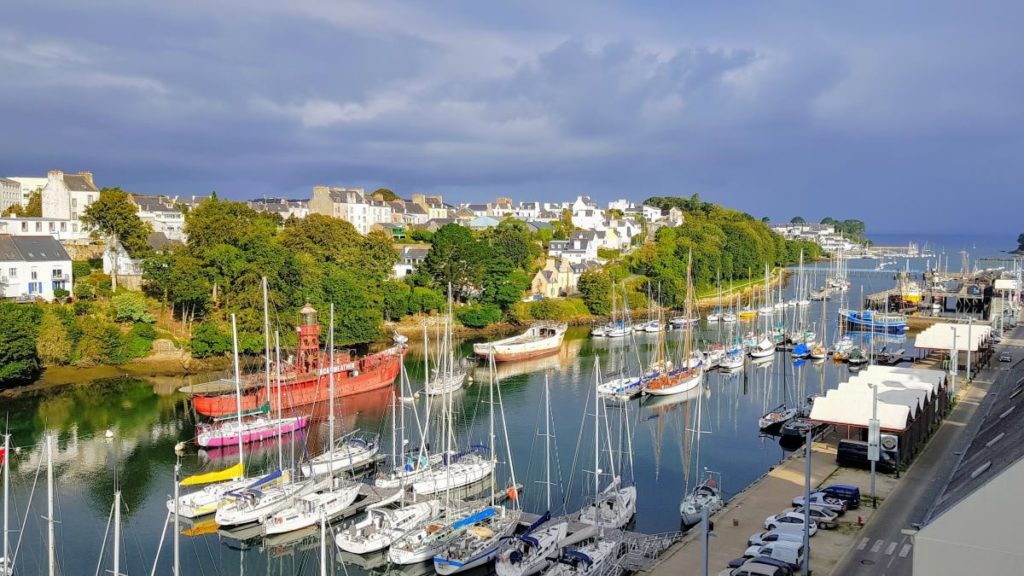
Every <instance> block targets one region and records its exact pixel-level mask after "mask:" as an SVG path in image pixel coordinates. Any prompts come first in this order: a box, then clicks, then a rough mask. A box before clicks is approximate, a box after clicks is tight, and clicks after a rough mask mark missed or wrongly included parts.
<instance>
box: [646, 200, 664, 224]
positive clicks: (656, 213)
mask: <svg viewBox="0 0 1024 576" xmlns="http://www.w3.org/2000/svg"><path fill="white" fill-rule="evenodd" d="M642 210H643V215H644V220H647V221H648V222H657V221H658V220H661V208H658V207H657V206H648V205H647V204H644V205H643V208H642Z"/></svg>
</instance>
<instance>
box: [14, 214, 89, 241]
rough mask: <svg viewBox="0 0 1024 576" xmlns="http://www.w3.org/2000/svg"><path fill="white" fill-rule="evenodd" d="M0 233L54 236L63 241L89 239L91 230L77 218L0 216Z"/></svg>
mask: <svg viewBox="0 0 1024 576" xmlns="http://www.w3.org/2000/svg"><path fill="white" fill-rule="evenodd" d="M0 234H10V235H11V236H41V235H46V236H53V237H54V238H55V239H57V240H59V241H61V242H79V241H82V242H85V241H88V240H89V239H90V238H89V231H88V230H86V229H85V226H83V225H82V223H81V222H79V221H77V220H62V219H56V218H0Z"/></svg>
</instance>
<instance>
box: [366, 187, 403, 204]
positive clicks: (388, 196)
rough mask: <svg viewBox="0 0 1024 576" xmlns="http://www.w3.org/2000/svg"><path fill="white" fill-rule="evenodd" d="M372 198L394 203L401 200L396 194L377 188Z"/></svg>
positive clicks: (386, 189)
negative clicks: (378, 197) (376, 197)
mask: <svg viewBox="0 0 1024 576" xmlns="http://www.w3.org/2000/svg"><path fill="white" fill-rule="evenodd" d="M371 196H380V199H381V200H383V201H385V202H394V201H395V200H401V198H399V197H398V194H395V193H394V192H392V191H391V190H390V189H388V188H377V189H376V190H374V191H373V194H372V195H371Z"/></svg>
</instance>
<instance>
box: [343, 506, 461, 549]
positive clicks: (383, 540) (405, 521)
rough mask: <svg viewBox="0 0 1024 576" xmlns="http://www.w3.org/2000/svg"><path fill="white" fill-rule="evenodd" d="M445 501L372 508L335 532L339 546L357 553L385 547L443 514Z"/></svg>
mask: <svg viewBox="0 0 1024 576" xmlns="http://www.w3.org/2000/svg"><path fill="white" fill-rule="evenodd" d="M440 510H441V503H440V502H439V501H438V500H427V501H425V502H417V503H415V504H408V505H406V506H402V507H401V508H385V507H381V508H370V509H367V511H366V515H365V516H363V517H362V518H361V519H360V520H359V521H357V522H355V523H353V524H351V525H349V526H347V527H346V528H344V529H341V530H339V531H338V532H337V533H336V534H335V535H334V541H335V543H336V544H337V545H338V548H341V549H342V550H344V551H346V552H351V553H353V554H369V553H371V552H376V551H377V550H383V549H385V548H387V547H388V546H390V545H391V543H392V542H394V541H395V540H397V539H398V538H400V537H402V536H403V535H404V534H405V533H406V532H408V531H409V530H412V529H413V528H415V527H417V526H420V525H421V524H423V523H424V522H427V521H428V520H430V519H431V518H436V517H437V516H438V514H440Z"/></svg>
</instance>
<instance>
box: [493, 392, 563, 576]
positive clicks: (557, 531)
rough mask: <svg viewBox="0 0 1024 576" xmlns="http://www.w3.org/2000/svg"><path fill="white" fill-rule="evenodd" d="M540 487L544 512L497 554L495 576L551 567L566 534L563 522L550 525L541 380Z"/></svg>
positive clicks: (547, 430) (547, 407) (547, 395)
mask: <svg viewBox="0 0 1024 576" xmlns="http://www.w3.org/2000/svg"><path fill="white" fill-rule="evenodd" d="M544 415H545V418H544V485H545V489H546V492H545V495H546V498H547V499H546V502H547V511H546V512H545V513H544V515H542V516H541V517H540V519H539V520H537V521H536V522H534V523H533V524H531V525H530V526H529V527H528V528H527V529H526V530H525V531H524V532H523V533H522V534H516V535H515V536H514V537H513V538H511V539H510V540H509V542H508V544H506V545H505V547H504V549H502V551H501V552H499V553H498V558H497V562H496V563H495V572H496V573H497V575H498V576H533V575H534V574H537V573H538V572H541V571H543V570H545V569H547V568H548V566H550V565H551V557H552V556H553V555H554V554H555V553H556V552H557V551H558V549H559V546H560V543H561V542H562V541H563V540H564V539H565V537H566V535H567V534H568V533H569V523H568V522H566V521H558V522H552V521H551V390H550V388H549V386H548V378H547V375H545V376H544Z"/></svg>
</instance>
